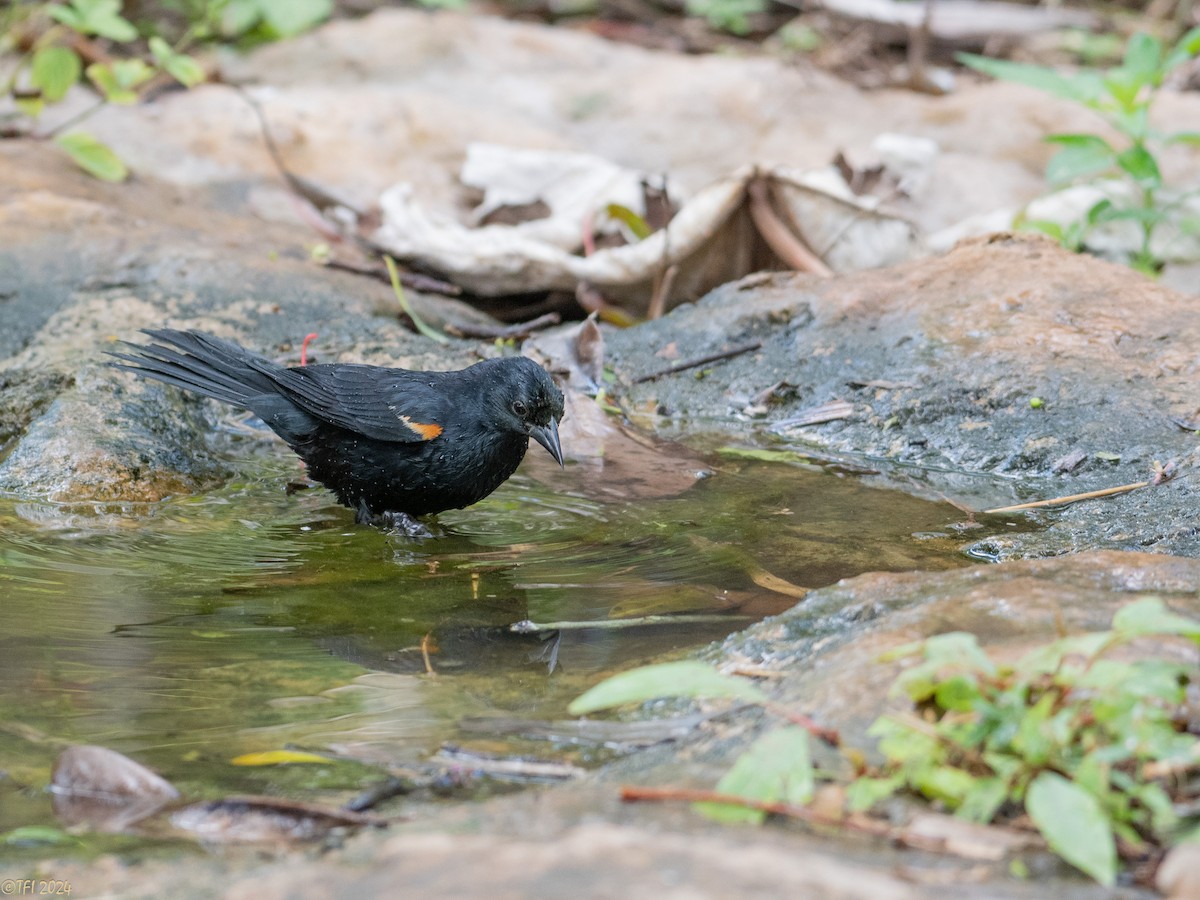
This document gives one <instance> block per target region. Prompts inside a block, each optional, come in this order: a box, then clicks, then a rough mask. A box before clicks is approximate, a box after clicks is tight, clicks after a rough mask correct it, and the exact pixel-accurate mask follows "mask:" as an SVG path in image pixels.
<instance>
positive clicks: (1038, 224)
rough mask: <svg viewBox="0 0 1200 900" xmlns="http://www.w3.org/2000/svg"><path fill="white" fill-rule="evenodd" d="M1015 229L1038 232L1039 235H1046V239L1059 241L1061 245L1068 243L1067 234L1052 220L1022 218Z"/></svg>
mask: <svg viewBox="0 0 1200 900" xmlns="http://www.w3.org/2000/svg"><path fill="white" fill-rule="evenodd" d="M1015 227H1016V228H1017V229H1018V230H1019V231H1036V232H1038V233H1039V234H1044V235H1046V237H1048V238H1051V239H1052V240H1055V241H1058V243H1060V244H1065V243H1066V238H1067V234H1066V232H1065V231H1063V227H1062V225H1060V224H1059V223H1058V222H1053V221H1051V220H1050V219H1026V218H1022V219H1021V220H1020V221H1019V222H1017V223H1015Z"/></svg>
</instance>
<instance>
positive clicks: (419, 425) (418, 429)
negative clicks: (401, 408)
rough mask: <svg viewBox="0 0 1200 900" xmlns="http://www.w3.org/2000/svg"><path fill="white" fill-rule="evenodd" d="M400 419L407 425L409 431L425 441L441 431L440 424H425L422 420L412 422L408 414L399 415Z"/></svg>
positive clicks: (430, 439)
mask: <svg viewBox="0 0 1200 900" xmlns="http://www.w3.org/2000/svg"><path fill="white" fill-rule="evenodd" d="M400 421H401V422H403V423H404V424H405V425H407V426H408V428H409V430H410V431H412V432H413V433H414V434H416V435H418V436H419V437H420V438H421V439H422V440H425V441H432V440H433V439H434V438H435V437H437V436H438V435H439V434H441V433H442V426H441V425H426V424H425V423H423V422H414V421H413V420H412V419H410V418H409V417H408V416H401V417H400Z"/></svg>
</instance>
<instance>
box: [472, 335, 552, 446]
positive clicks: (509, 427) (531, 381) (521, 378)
mask: <svg viewBox="0 0 1200 900" xmlns="http://www.w3.org/2000/svg"><path fill="white" fill-rule="evenodd" d="M492 363H493V365H495V366H496V368H497V372H496V373H495V379H494V380H491V379H489V380H490V381H491V384H490V385H489V387H490V390H489V391H488V394H489V400H490V404H489V405H490V406H491V407H492V410H493V413H494V415H495V421H496V422H497V424H498V425H499V426H500V428H502V429H503V430H504V431H509V432H513V433H515V434H520V435H525V436H527V437H531V438H533V439H534V440H535V441H537V442H538V443H539V444H541V445H542V446H543V447H545V448H546V450H547V451H548V452H549V453H550V455H551V456H553V457H554V459H555V460H556V461H557V462H558V464H559V465H560V466H561V465H563V453H562V446H561V444H559V441H558V423H559V420H560V419H562V417H563V393H562V391H560V390H559V389H558V385H556V384H555V383H554V381H553V379H551V378H550V375H549V373H548V372H547V371H546V370H545V369H543V368H542V367H541V366H539V365H538V364H537V363H535V362H534V361H533V360H532V359H528V358H527V357H524V356H510V357H506V358H504V359H499V360H493V361H492Z"/></svg>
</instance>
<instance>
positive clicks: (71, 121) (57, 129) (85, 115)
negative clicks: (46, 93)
mask: <svg viewBox="0 0 1200 900" xmlns="http://www.w3.org/2000/svg"><path fill="white" fill-rule="evenodd" d="M107 105H108V101H107V100H105V99H103V98H102V99H100V100H98V101H97V102H96V103H95V104H94V105H93V106H89V107H88V108H87V109H84V110H81V111H80V112H77V113H76V114H75V115H73V116H70V117H69V118H67V119H64V120H63V121H62V122H59V123H58V124H57V125H55V126H54V127H53V128H51V129H50V130H49V131H45V132H42V133H41V134H38V135H35V137H37V138H38V139H39V140H43V141H48V140H50V138H52V137H54V136H55V135H56V134H59V133H61V132H63V131H66V130H67V129H68V128H71V127H73V126H75V125H78V124H79V123H80V122H82V121H83V120H84V119H89V118H91V117H92V116H94V115H95V114H96V113H98V112H99V111H100V110H101V109H103V108H104V107H105V106H107Z"/></svg>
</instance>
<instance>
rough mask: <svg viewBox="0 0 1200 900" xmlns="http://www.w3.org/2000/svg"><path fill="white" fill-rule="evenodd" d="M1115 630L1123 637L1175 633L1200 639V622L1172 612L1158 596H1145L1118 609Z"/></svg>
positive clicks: (1114, 622) (1114, 620) (1114, 624)
mask: <svg viewBox="0 0 1200 900" xmlns="http://www.w3.org/2000/svg"><path fill="white" fill-rule="evenodd" d="M1113 631H1115V632H1116V633H1117V634H1119V635H1120V636H1121V637H1123V638H1135V637H1141V636H1143V635H1147V634H1175V635H1181V636H1183V637H1188V638H1191V639H1192V640H1200V622H1197V621H1196V620H1194V619H1189V618H1186V617H1185V616H1181V615H1177V614H1176V613H1173V612H1171V611H1170V610H1169V609H1167V607H1166V605H1165V604H1164V603H1163V602H1162V600H1161V599H1159V598H1158V597H1143V598H1142V599H1141V600H1138V601H1136V602H1134V603H1130V604H1129V605H1128V606H1123V607H1121V608H1120V609H1119V610H1117V614H1116V615H1115V616H1113Z"/></svg>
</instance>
